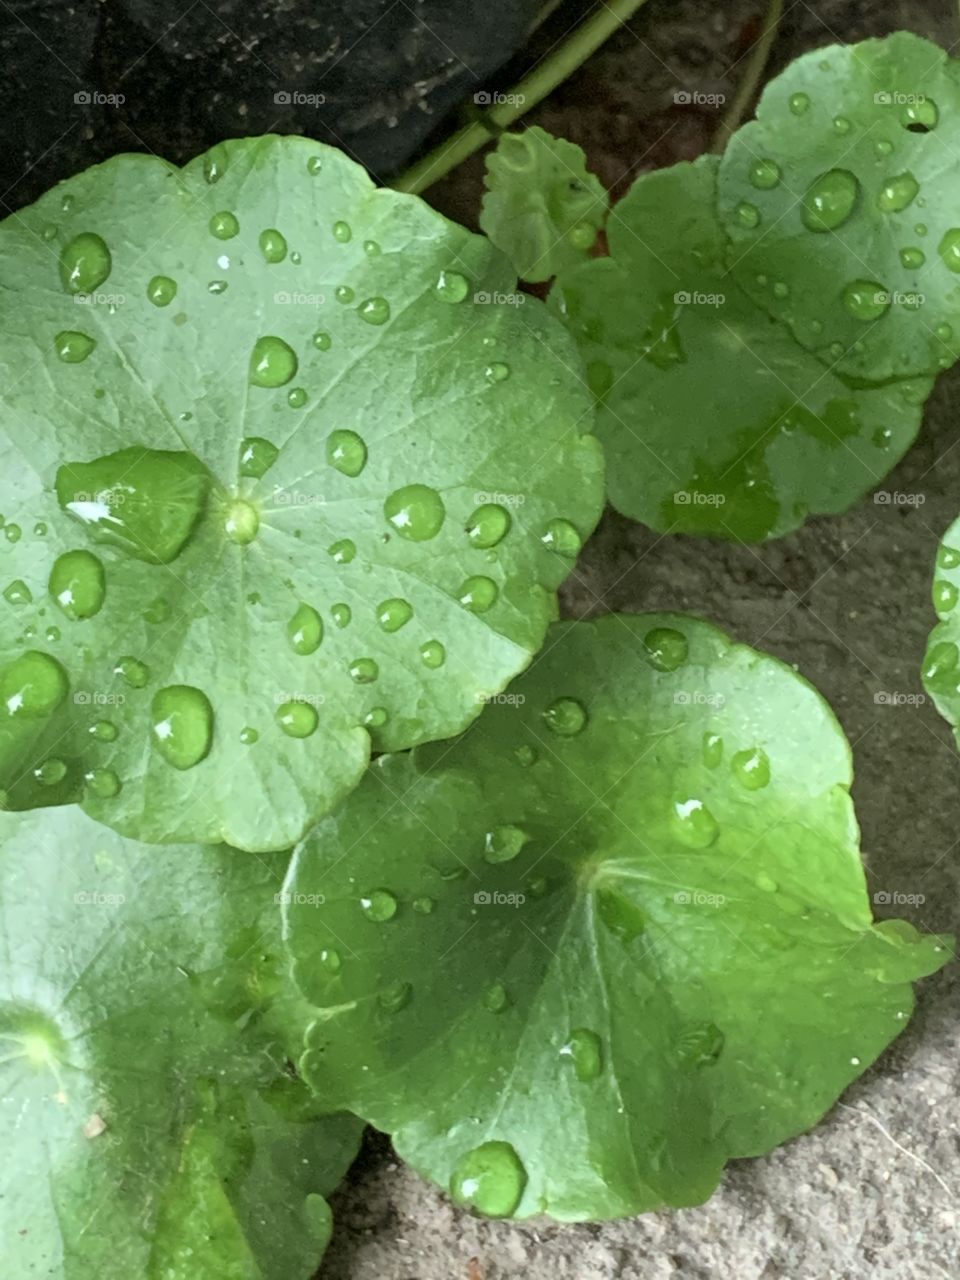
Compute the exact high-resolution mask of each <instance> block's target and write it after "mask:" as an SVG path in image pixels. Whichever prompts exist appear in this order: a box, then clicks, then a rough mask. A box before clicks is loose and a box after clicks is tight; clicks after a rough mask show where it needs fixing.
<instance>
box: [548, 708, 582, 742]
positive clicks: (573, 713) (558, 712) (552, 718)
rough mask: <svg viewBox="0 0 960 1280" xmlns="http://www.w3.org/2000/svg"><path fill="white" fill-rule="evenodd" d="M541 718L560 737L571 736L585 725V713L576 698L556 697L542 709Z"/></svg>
mask: <svg viewBox="0 0 960 1280" xmlns="http://www.w3.org/2000/svg"><path fill="white" fill-rule="evenodd" d="M543 720H544V723H545V724H546V726H547V728H548V729H550V730H552V732H553V733H556V734H559V735H560V737H561V738H572V737H574V736H575V735H576V734H578V733H580V732H581V731H582V729H583V727H584V725H586V723H587V713H586V710H585V708H584V706H583V703H582V702H578V701H577V700H576V698H557V699H556V701H555V702H552V703H551V704H550V706H549V707H547V709H546V711H544V713H543Z"/></svg>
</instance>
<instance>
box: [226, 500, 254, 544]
mask: <svg viewBox="0 0 960 1280" xmlns="http://www.w3.org/2000/svg"><path fill="white" fill-rule="evenodd" d="M259 529H260V516H259V514H258V512H257V508H256V507H255V506H254V505H253V503H252V502H247V500H246V499H245V498H234V499H233V501H232V502H231V503H229V504H228V506H227V509H226V512H225V513H224V517H223V532H224V533H225V534H226V536H227V537H228V538H229V539H230V541H231V542H235V543H237V545H238V546H241V547H243V546H246V545H247V543H248V542H252V541H253V540H254V538H255V537H256V536H257V533H258V532H259Z"/></svg>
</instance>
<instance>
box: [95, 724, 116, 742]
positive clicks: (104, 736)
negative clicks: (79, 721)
mask: <svg viewBox="0 0 960 1280" xmlns="http://www.w3.org/2000/svg"><path fill="white" fill-rule="evenodd" d="M117 734H118V730H117V726H116V725H115V724H113V723H112V721H110V720H98V721H97V722H96V724H92V725H91V726H90V736H91V737H92V738H96V740H97V741H98V742H116V740H117Z"/></svg>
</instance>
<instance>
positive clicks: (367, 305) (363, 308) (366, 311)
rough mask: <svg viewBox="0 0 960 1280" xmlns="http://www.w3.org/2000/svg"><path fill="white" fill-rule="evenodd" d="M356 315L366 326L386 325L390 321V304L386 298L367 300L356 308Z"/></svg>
mask: <svg viewBox="0 0 960 1280" xmlns="http://www.w3.org/2000/svg"><path fill="white" fill-rule="evenodd" d="M357 315H358V316H359V317H360V319H361V320H365V321H366V323H367V324H374V325H381V324H386V323H387V321H388V320H389V319H390V303H389V302H388V301H387V300H386V298H367V299H366V300H365V301H364V302H361V303H360V305H359V307H357Z"/></svg>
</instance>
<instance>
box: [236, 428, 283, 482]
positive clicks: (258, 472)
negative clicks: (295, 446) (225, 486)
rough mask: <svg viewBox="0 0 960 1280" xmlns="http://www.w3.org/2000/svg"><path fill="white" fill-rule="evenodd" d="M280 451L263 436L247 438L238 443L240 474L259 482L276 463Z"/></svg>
mask: <svg viewBox="0 0 960 1280" xmlns="http://www.w3.org/2000/svg"><path fill="white" fill-rule="evenodd" d="M279 454H280V450H279V449H278V448H277V446H276V445H275V444H273V443H272V442H271V441H269V440H265V439H264V438H263V436H247V437H246V439H245V440H241V441H240V474H241V475H242V476H251V477H252V478H253V479H254V480H259V479H260V478H261V476H264V475H266V473H267V472H268V471H269V470H270V468H271V467H272V466H273V464H274V463H275V462H276V460H277V458H278V456H279Z"/></svg>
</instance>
